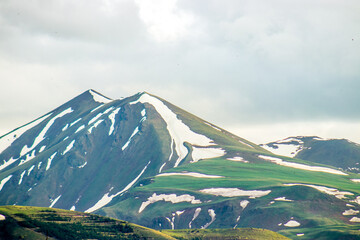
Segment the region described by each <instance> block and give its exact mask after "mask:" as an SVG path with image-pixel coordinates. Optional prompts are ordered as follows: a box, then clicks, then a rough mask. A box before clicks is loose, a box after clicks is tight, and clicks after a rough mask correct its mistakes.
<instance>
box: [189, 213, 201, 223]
mask: <svg viewBox="0 0 360 240" xmlns="http://www.w3.org/2000/svg"><path fill="white" fill-rule="evenodd" d="M200 212H201V208H196V209H195V212H194V216H193V218H192V219H191V221H190V222H189V228H191V224H192V222H193V221H194V220H195V219H196V218H197V217H198V216H199V214H200Z"/></svg>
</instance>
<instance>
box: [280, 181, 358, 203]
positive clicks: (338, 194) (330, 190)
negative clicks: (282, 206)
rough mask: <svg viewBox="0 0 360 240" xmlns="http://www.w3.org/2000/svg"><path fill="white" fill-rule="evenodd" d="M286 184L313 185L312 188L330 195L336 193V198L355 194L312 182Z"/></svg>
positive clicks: (288, 184)
mask: <svg viewBox="0 0 360 240" xmlns="http://www.w3.org/2000/svg"><path fill="white" fill-rule="evenodd" d="M284 186H306V187H311V188H314V189H316V190H318V191H320V192H323V193H326V194H329V195H334V196H335V197H336V198H339V199H343V198H346V197H345V195H354V194H353V193H351V192H340V191H339V190H338V189H336V188H329V187H324V186H318V185H312V184H303V183H286V184H284Z"/></svg>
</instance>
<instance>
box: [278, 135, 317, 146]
mask: <svg viewBox="0 0 360 240" xmlns="http://www.w3.org/2000/svg"><path fill="white" fill-rule="evenodd" d="M314 139H315V138H314ZM290 142H298V143H299V144H304V142H303V141H302V140H300V139H298V138H294V137H289V138H285V139H283V140H279V141H277V143H290Z"/></svg>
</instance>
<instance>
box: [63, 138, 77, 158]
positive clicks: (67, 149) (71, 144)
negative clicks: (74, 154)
mask: <svg viewBox="0 0 360 240" xmlns="http://www.w3.org/2000/svg"><path fill="white" fill-rule="evenodd" d="M74 143H75V139H74V140H72V141H71V143H70V144H69V145H67V147H66V149H65V150H64V152H63V153H62V155H65V154H66V153H67V152H69V151H70V150H71V149H72V148H73V147H74Z"/></svg>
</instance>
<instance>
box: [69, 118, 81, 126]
mask: <svg viewBox="0 0 360 240" xmlns="http://www.w3.org/2000/svg"><path fill="white" fill-rule="evenodd" d="M80 121H81V118H79V119H76V120H75V121H74V122H72V123H70V127H72V126H74V125H75V124H77V123H78V122H80Z"/></svg>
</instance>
